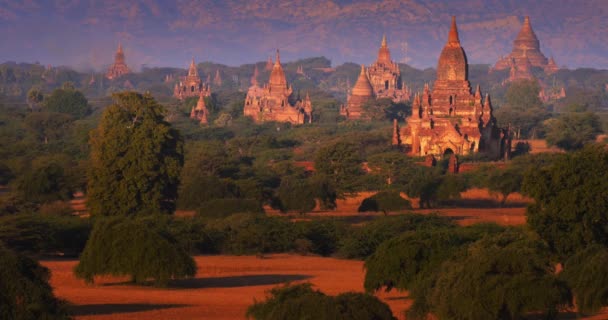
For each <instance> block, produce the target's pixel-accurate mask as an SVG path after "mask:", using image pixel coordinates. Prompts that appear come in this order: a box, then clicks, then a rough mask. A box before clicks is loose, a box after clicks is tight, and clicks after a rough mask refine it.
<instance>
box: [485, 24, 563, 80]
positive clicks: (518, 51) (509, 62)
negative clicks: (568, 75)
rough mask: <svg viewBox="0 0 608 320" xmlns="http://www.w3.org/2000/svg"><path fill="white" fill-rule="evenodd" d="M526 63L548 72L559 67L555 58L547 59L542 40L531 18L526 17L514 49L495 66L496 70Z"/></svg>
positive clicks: (520, 66)
mask: <svg viewBox="0 0 608 320" xmlns="http://www.w3.org/2000/svg"><path fill="white" fill-rule="evenodd" d="M525 64H529V65H530V66H532V67H538V68H542V69H543V70H544V71H545V72H546V73H547V74H551V73H554V72H556V71H557V70H558V69H559V68H558V67H557V64H556V63H555V60H554V59H553V58H551V59H547V57H545V55H544V54H543V53H542V52H541V51H540V41H539V40H538V37H537V36H536V33H534V30H533V29H532V25H531V24H530V18H529V17H527V16H526V17H525V18H524V23H523V25H522V27H521V30H520V31H519V34H518V35H517V38H515V41H513V50H512V51H511V53H510V54H509V55H507V56H506V57H503V58H501V59H500V60H498V62H496V65H495V66H494V69H495V70H505V69H512V68H513V66H515V67H516V68H520V69H521V68H522V67H523V68H525V67H526V66H524V65H525Z"/></svg>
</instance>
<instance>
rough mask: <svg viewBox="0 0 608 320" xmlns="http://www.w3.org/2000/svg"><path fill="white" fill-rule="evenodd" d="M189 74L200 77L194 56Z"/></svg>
mask: <svg viewBox="0 0 608 320" xmlns="http://www.w3.org/2000/svg"><path fill="white" fill-rule="evenodd" d="M188 75H189V76H196V77H198V70H196V63H195V62H194V57H192V61H191V62H190V67H189V68H188Z"/></svg>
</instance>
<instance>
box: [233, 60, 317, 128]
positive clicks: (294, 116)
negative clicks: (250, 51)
mask: <svg viewBox="0 0 608 320" xmlns="http://www.w3.org/2000/svg"><path fill="white" fill-rule="evenodd" d="M254 73H255V69H254ZM292 93H293V88H292V87H291V86H290V85H289V84H287V79H286V78H285V72H284V71H283V67H282V66H281V59H280V56H279V50H277V57H276V61H275V62H274V65H273V66H272V71H271V72H270V79H269V81H268V84H265V85H264V86H263V87H259V86H258V85H257V81H252V86H251V87H250V88H249V90H248V92H247V96H246V97H245V106H244V108H243V114H244V115H245V116H247V117H251V118H253V120H254V121H255V122H257V123H261V122H266V121H277V122H290V123H293V124H304V123H311V122H312V104H311V102H310V97H309V96H308V94H306V98H305V99H304V100H301V101H297V102H296V103H295V105H292V104H290V103H289V97H290V96H291V94H292Z"/></svg>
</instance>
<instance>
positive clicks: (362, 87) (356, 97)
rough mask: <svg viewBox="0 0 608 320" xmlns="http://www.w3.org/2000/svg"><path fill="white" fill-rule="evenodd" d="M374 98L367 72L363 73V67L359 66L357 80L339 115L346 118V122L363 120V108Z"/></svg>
mask: <svg viewBox="0 0 608 320" xmlns="http://www.w3.org/2000/svg"><path fill="white" fill-rule="evenodd" d="M374 97H375V95H374V88H373V87H372V84H371V82H370V81H369V77H368V76H367V72H365V66H364V65H361V72H360V73H359V78H358V79H357V82H356V83H355V86H354V87H353V89H352V91H351V93H350V95H349V96H348V98H347V101H346V105H342V107H340V115H342V116H344V117H346V119H348V120H358V119H363V118H365V110H364V106H365V105H366V104H369V103H373V102H374Z"/></svg>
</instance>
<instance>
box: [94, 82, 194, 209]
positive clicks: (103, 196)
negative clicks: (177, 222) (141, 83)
mask: <svg viewBox="0 0 608 320" xmlns="http://www.w3.org/2000/svg"><path fill="white" fill-rule="evenodd" d="M113 97H114V99H115V103H114V104H113V105H111V106H109V107H108V108H107V109H106V110H105V111H104V114H103V117H102V119H101V122H100V124H99V126H98V127H97V129H96V130H94V131H93V133H92V135H91V142H90V144H91V156H90V167H89V172H88V188H87V191H88V202H87V204H88V207H89V210H90V212H91V214H92V215H134V214H150V213H158V212H162V213H172V212H173V211H174V210H175V200H176V198H177V187H178V185H179V177H180V170H181V168H182V165H183V162H184V156H183V142H182V138H181V136H180V134H179V132H178V131H177V130H175V129H173V128H172V127H171V125H170V124H169V123H167V122H166V121H165V120H164V119H163V115H164V108H163V107H162V106H161V105H159V104H158V103H157V102H156V101H155V100H154V99H153V98H152V97H151V96H150V95H141V94H138V93H134V92H125V93H118V94H115V95H114V96H113Z"/></svg>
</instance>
